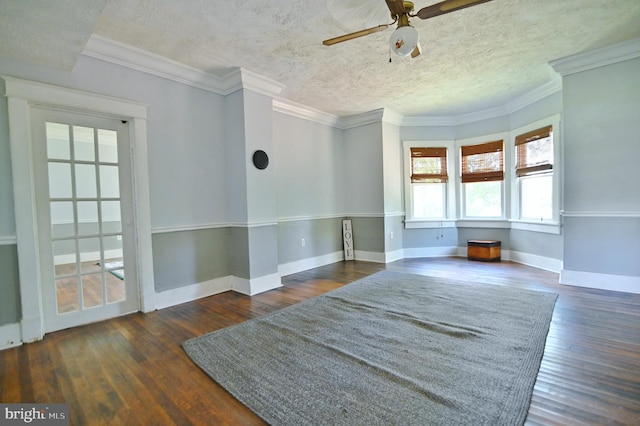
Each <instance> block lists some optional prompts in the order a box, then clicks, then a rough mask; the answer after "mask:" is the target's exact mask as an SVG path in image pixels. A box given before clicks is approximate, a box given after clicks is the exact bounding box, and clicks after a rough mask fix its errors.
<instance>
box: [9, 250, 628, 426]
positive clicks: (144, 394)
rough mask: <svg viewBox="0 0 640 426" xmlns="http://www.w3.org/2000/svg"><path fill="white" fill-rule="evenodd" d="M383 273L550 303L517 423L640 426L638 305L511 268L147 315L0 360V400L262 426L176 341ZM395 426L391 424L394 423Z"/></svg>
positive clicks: (340, 271) (407, 267)
mask: <svg viewBox="0 0 640 426" xmlns="http://www.w3.org/2000/svg"><path fill="white" fill-rule="evenodd" d="M381 269H390V270H396V271H405V272H411V273H416V274H422V275H435V276H439V277H445V278H454V279H461V280H465V281H467V282H473V283H477V285H485V284H497V285H509V286H515V287H521V288H528V289H533V290H540V291H551V292H556V293H558V294H559V298H558V301H557V303H556V307H555V312H554V316H553V320H552V323H551V328H550V331H549V335H548V338H547V344H546V348H545V353H544V358H543V360H542V364H541V368H540V372H539V374H538V379H537V382H536V385H535V389H534V392H533V398H532V402H531V407H530V409H529V415H528V417H527V421H526V423H527V424H531V425H535V424H543V425H553V424H555V425H570V424H576V425H578V424H579V425H585V424H627V425H640V295H633V294H627V293H617V292H608V291H601V290H593V289H586V288H577V287H569V286H562V285H559V284H558V275H557V274H554V273H551V272H547V271H543V270H539V269H535V268H531V267H527V266H524V265H519V264H515V263H510V262H500V263H483V262H472V261H467V260H466V259H462V258H438V259H406V260H401V261H398V262H394V263H390V264H387V265H383V264H375V263H367V262H346V263H343V262H341V263H336V264H333V265H328V266H324V267H321V268H316V269H312V270H309V271H305V272H301V273H298V274H294V275H290V276H287V277H284V278H283V283H284V284H285V285H284V287H282V288H280V289H277V290H272V291H269V292H266V293H263V294H260V295H257V296H253V297H248V296H243V295H240V294H237V293H233V292H227V293H223V294H219V295H216V296H211V297H207V298H204V299H200V300H198V301H195V302H190V303H185V304H182V305H178V306H174V307H171V308H167V309H163V310H161V311H156V312H153V313H149V314H132V315H128V316H125V317H121V318H116V319H113V320H109V321H105V322H101V323H96V324H91V325H88V326H84V327H77V328H74V329H69V330H63V331H59V332H55V333H51V334H47V335H46V336H45V338H44V340H42V341H40V342H35V343H31V344H26V345H23V346H21V347H18V348H13V349H8V350H5V351H0V401H1V402H3V403H13V402H38V403H61V402H66V403H68V404H69V407H70V417H71V423H72V424H75V425H88V424H108V425H117V424H123V425H134V424H144V425H146V424H153V425H171V424H178V425H188V424H204V425H211V424H216V425H218V424H225V425H252V424H264V423H263V422H262V421H261V420H260V419H259V418H258V417H256V416H255V415H254V414H253V413H252V412H251V411H249V410H248V409H247V408H246V407H244V406H243V405H242V404H241V403H239V402H238V401H236V400H235V399H234V398H233V397H232V396H230V395H229V394H228V393H227V392H226V391H225V390H224V389H222V388H221V387H220V386H218V385H217V384H216V383H215V382H214V381H213V380H211V379H210V378H209V377H208V376H206V375H205V374H204V373H203V372H202V371H201V370H200V369H199V368H198V367H196V366H195V365H194V364H193V363H192V362H191V360H190V359H189V358H188V357H187V356H186V355H185V353H184V351H183V350H182V348H181V346H180V344H181V342H182V341H184V340H185V339H189V338H191V337H195V336H198V335H201V334H204V333H207V332H209V331H212V330H216V329H219V328H222V327H226V326H229V325H231V324H235V323H238V322H241V321H244V320H247V319H249V318H254V317H257V316H260V315H263V314H266V313H268V312H271V311H274V310H277V309H281V308H283V307H286V306H289V305H292V304H294V303H297V302H299V301H302V300H305V299H308V298H310V297H314V296H316V295H319V294H322V293H324V292H327V291H330V290H333V289H335V288H338V287H340V286H342V285H344V284H347V283H349V282H352V281H354V280H356V279H359V278H361V277H364V276H366V275H369V274H371V273H374V272H376V271H378V270H381ZM399 421H400V423H401V419H399Z"/></svg>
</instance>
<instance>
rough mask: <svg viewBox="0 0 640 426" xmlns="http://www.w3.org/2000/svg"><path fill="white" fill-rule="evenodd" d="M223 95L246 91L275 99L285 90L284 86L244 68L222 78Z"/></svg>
mask: <svg viewBox="0 0 640 426" xmlns="http://www.w3.org/2000/svg"><path fill="white" fill-rule="evenodd" d="M222 85H223V86H224V88H225V90H224V93H223V94H224V95H228V94H230V93H233V92H235V91H237V90H240V89H248V90H252V91H254V92H257V93H261V94H263V95H266V96H271V97H275V96H278V95H279V94H280V92H282V90H283V89H284V88H285V85H284V84H281V83H278V82H277V81H275V80H271V79H270V78H267V77H264V76H262V75H260V74H257V73H255V72H253V71H249V70H247V69H244V68H236V69H234V70H233V71H231V72H230V73H229V74H227V75H226V76H224V77H223V79H222Z"/></svg>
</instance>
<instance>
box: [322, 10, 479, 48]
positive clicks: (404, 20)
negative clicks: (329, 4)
mask: <svg viewBox="0 0 640 426" xmlns="http://www.w3.org/2000/svg"><path fill="white" fill-rule="evenodd" d="M385 1H386V2H387V7H388V8H389V11H390V12H391V18H392V19H393V22H391V23H390V24H382V25H378V26H377V27H372V28H367V29H366V30H360V31H356V32H355V33H350V34H345V35H341V36H339V37H335V38H330V39H328V40H324V41H323V42H322V44H324V45H325V46H331V45H332V44H336V43H342V42H343V41H347V40H351V39H354V38H358V37H362V36H366V35H369V34H373V33H377V32H379V31H383V30H386V29H387V28H388V27H389V26H391V25H393V24H395V23H396V22H397V23H398V27H397V28H396V30H395V31H394V32H393V34H392V35H391V39H390V40H389V48H390V49H391V50H392V51H393V52H394V53H395V54H397V55H399V56H408V55H411V57H412V58H415V57H416V56H418V55H420V53H421V48H420V43H419V40H418V31H417V30H416V29H415V28H413V27H412V26H411V24H410V23H409V18H413V17H416V16H417V17H418V18H420V19H429V18H434V17H436V16H440V15H444V14H445V13H450V12H455V11H456V10H460V9H464V8H467V7H471V6H475V5H478V4H481V3H487V2H489V1H491V0H445V1H442V2H440V3H436V4H433V5H431V6H427V7H423V8H422V9H420V10H419V11H418V13H413V11H414V5H413V2H411V1H403V0H385Z"/></svg>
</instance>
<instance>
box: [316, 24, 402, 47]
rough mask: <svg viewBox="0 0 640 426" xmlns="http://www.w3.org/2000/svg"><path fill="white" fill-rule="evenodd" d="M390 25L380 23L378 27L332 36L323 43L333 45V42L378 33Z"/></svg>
mask: <svg viewBox="0 0 640 426" xmlns="http://www.w3.org/2000/svg"><path fill="white" fill-rule="evenodd" d="M389 25H391V24H382V25H378V26H377V27H372V28H367V29H366V30H360V31H356V32H355V33H350V34H345V35H341V36H340V37H334V38H330V39H329V40H325V41H323V42H322V44H324V45H325V46H331V45H332V44H336V43H342V42H343V41H347V40H351V39H354V38H358V37H362V36H366V35H369V34H373V33H377V32H379V31H383V30H386V29H387V28H389Z"/></svg>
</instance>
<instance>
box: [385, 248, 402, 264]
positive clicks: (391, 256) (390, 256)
mask: <svg viewBox="0 0 640 426" xmlns="http://www.w3.org/2000/svg"><path fill="white" fill-rule="evenodd" d="M402 259H404V249H399V250H394V251H388V252H386V253H385V254H384V263H391V262H395V261H396V260H402Z"/></svg>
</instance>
